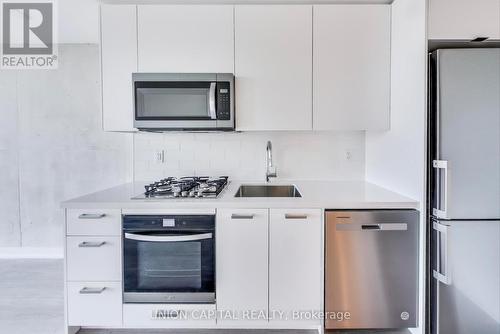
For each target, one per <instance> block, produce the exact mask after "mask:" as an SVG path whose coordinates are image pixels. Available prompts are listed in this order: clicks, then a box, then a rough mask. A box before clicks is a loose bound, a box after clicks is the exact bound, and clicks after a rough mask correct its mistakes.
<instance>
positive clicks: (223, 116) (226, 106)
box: [217, 81, 231, 120]
mask: <svg viewBox="0 0 500 334" xmlns="http://www.w3.org/2000/svg"><path fill="white" fill-rule="evenodd" d="M217 119H220V120H229V119H231V91H230V85H229V82H227V81H219V82H217Z"/></svg>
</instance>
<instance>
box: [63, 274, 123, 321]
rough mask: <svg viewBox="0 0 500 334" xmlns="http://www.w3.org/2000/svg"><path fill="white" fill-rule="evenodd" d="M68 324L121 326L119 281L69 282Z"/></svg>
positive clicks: (120, 287)
mask: <svg viewBox="0 0 500 334" xmlns="http://www.w3.org/2000/svg"><path fill="white" fill-rule="evenodd" d="M67 287H68V325H69V326H111V327H115V326H121V324H122V286H121V283H120V282H69V283H68V286H67Z"/></svg>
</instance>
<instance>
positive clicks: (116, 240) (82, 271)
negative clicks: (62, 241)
mask: <svg viewBox="0 0 500 334" xmlns="http://www.w3.org/2000/svg"><path fill="white" fill-rule="evenodd" d="M120 243H121V240H120V237H85V236H78V237H67V238H66V245H67V246H66V257H67V258H66V261H67V265H66V266H67V275H68V281H120V280H121V276H122V275H121V252H120V250H121V246H120Z"/></svg>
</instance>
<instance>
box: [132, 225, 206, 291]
mask: <svg viewBox="0 0 500 334" xmlns="http://www.w3.org/2000/svg"><path fill="white" fill-rule="evenodd" d="M134 233H135V234H139V235H145V236H147V237H148V238H151V239H154V238H155V237H163V236H169V237H183V236H186V235H193V236H194V235H196V234H200V232H193V233H186V232H169V233H168V234H165V233H164V232H147V233H146V234H142V233H141V232H134ZM201 233H203V232H201ZM123 240H124V243H123V245H124V249H123V252H124V262H123V269H124V291H125V292H169V293H170V292H213V291H215V290H214V289H215V270H214V268H215V239H214V238H208V239H202V240H193V241H174V242H173V241H166V242H165V241H143V240H133V239H127V237H125V238H124V239H123Z"/></svg>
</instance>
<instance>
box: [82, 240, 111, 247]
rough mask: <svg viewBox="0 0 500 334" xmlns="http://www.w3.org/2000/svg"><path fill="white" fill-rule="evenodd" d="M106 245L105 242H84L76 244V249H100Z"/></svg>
mask: <svg viewBox="0 0 500 334" xmlns="http://www.w3.org/2000/svg"><path fill="white" fill-rule="evenodd" d="M105 244H106V241H101V242H92V241H84V242H81V243H79V244H78V247H82V248H91V247H101V246H104V245H105Z"/></svg>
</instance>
